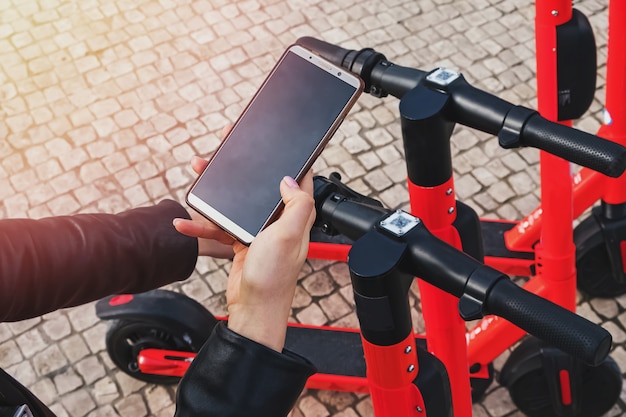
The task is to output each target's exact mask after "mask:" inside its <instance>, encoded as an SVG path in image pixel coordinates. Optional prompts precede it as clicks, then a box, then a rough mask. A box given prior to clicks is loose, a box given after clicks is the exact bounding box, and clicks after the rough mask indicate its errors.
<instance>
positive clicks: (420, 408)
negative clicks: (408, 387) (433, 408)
mask: <svg viewBox="0 0 626 417" xmlns="http://www.w3.org/2000/svg"><path fill="white" fill-rule="evenodd" d="M415 411H417V412H418V413H421V412H422V411H424V410H422V407H420V406H419V405H418V406H417V407H415Z"/></svg>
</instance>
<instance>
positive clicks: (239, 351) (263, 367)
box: [175, 322, 315, 417]
mask: <svg viewBox="0 0 626 417" xmlns="http://www.w3.org/2000/svg"><path fill="white" fill-rule="evenodd" d="M314 373H315V368H314V366H313V365H312V364H311V363H310V362H309V361H307V360H306V359H304V358H303V357H301V356H299V355H296V354H295V353H291V352H289V351H286V350H285V351H283V352H282V353H279V352H276V351H274V350H272V349H270V348H268V347H266V346H263V345H261V344H259V343H256V342H254V341H252V340H250V339H247V338H245V337H243V336H241V335H239V334H237V333H235V332H233V331H231V330H229V329H228V328H227V327H226V326H225V325H224V323H223V322H220V323H219V324H218V325H217V326H216V327H215V329H214V330H213V333H212V334H211V337H210V338H209V339H208V340H207V342H206V343H205V345H204V347H203V348H202V349H201V350H200V352H199V353H198V356H196V358H195V359H194V361H193V362H192V364H191V366H190V367H189V370H188V371H187V373H186V374H185V376H184V377H183V379H182V381H181V383H180V386H179V388H178V393H177V399H176V414H175V417H200V416H202V417H212V416H216V417H217V416H219V417H250V416H255V417H283V416H286V415H287V414H288V413H289V411H290V410H291V409H292V408H293V406H294V404H295V402H296V400H297V399H298V396H299V395H300V393H301V392H302V389H303V388H304V384H305V383H306V380H307V379H308V378H309V377H310V376H311V375H313V374H314Z"/></svg>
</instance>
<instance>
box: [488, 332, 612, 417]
mask: <svg viewBox="0 0 626 417" xmlns="http://www.w3.org/2000/svg"><path fill="white" fill-rule="evenodd" d="M546 346H547V345H545V344H544V343H543V342H541V341H540V340H539V339H535V338H530V339H527V340H525V341H524V342H522V343H521V344H520V346H519V347H518V348H517V349H515V351H513V353H512V354H511V356H510V357H509V359H508V360H507V362H506V363H505V365H504V366H503V367H502V372H501V374H500V383H501V384H502V385H504V386H505V387H507V388H508V390H509V393H510V395H511V399H512V400H513V402H514V403H515V405H516V406H517V407H518V408H519V409H520V411H522V412H523V413H524V414H526V415H528V416H530V417H560V416H568V417H599V416H601V415H603V414H604V413H606V412H607V411H609V410H610V409H611V407H613V405H614V404H615V403H616V402H617V400H618V399H619V396H620V392H621V389H622V376H621V373H620V370H619V367H618V366H617V363H616V362H615V361H614V360H613V359H612V358H611V357H607V358H606V359H605V360H604V362H602V363H601V364H600V365H598V366H596V367H592V366H587V365H584V364H582V363H580V362H576V363H575V366H573V367H572V368H571V369H569V375H568V376H569V381H570V386H568V387H565V388H563V387H558V386H557V387H556V389H555V386H554V381H558V380H559V375H548V374H547V372H551V371H550V369H549V368H550V367H549V366H546V364H547V363H550V360H551V359H552V358H546V357H545V355H550V354H553V352H554V350H550V349H547V350H544V348H545V347H546ZM558 355H565V354H564V353H562V352H559V353H558ZM555 372H557V371H555ZM551 385H552V386H551ZM562 391H568V392H571V394H572V396H576V398H573V401H572V403H571V405H569V406H568V405H567V404H563V395H562V394H561V392H562ZM555 392H556V393H557V394H556V395H555Z"/></svg>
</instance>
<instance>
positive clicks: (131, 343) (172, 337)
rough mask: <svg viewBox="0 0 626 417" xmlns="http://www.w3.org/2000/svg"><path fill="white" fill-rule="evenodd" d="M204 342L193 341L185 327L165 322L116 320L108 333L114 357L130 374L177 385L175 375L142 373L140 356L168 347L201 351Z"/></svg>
mask: <svg viewBox="0 0 626 417" xmlns="http://www.w3.org/2000/svg"><path fill="white" fill-rule="evenodd" d="M202 342H203V341H194V340H192V338H191V336H190V333H189V332H187V331H186V330H185V329H180V328H177V327H173V326H167V325H164V324H163V323H156V322H143V321H133V320H114V321H112V322H111V325H110V327H109V330H108V331H107V334H106V348H107V352H108V354H109V356H110V357H111V360H112V361H113V363H115V365H116V366H117V367H118V368H119V369H121V370H122V371H123V372H125V373H126V374H128V375H130V376H131V377H133V378H135V379H139V380H141V381H145V382H150V383H154V384H175V383H177V382H178V381H179V380H180V378H179V377H175V376H165V375H152V374H146V373H143V372H141V370H140V369H139V364H138V362H137V358H138V357H139V354H140V352H141V351H142V350H144V349H167V350H174V351H182V352H197V349H196V346H202Z"/></svg>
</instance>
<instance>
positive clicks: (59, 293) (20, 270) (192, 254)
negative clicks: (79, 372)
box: [0, 200, 198, 321]
mask: <svg viewBox="0 0 626 417" xmlns="http://www.w3.org/2000/svg"><path fill="white" fill-rule="evenodd" d="M176 217H184V218H189V214H188V213H187V211H186V210H185V209H184V208H183V207H182V206H181V205H180V204H178V203H177V202H175V201H172V200H166V201H163V202H161V203H159V204H158V205H156V206H151V207H143V208H138V209H133V210H128V211H126V212H123V213H120V214H78V215H74V216H60V217H50V218H45V219H40V220H33V219H6V220H0V321H17V320H24V319H28V318H32V317H36V316H39V315H41V314H44V313H48V312H50V311H53V310H56V309H59V308H65V307H72V306H76V305H79V304H83V303H86V302H89V301H93V300H97V299H99V298H102V297H105V296H107V295H111V294H116V293H137V292H143V291H147V290H150V289H154V288H157V287H160V286H163V285H165V284H168V283H171V282H174V281H177V280H182V279H185V278H187V277H188V276H189V275H190V274H191V273H192V271H193V268H194V266H195V263H196V260H197V256H198V241H197V239H195V238H190V237H187V236H183V235H181V234H180V233H178V232H177V231H176V230H175V229H174V227H173V225H172V220H173V219H174V218H176Z"/></svg>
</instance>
